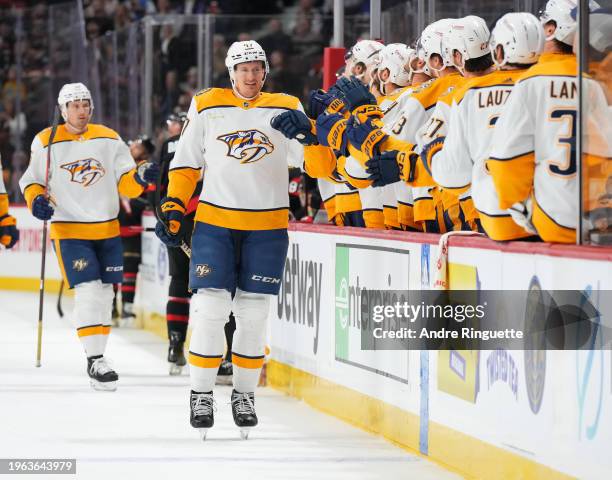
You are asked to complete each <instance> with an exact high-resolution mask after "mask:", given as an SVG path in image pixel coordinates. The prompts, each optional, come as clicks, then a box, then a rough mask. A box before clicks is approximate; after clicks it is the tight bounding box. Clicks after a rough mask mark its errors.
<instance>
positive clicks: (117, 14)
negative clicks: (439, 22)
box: [0, 0, 399, 202]
mask: <svg viewBox="0 0 612 480" xmlns="http://www.w3.org/2000/svg"><path fill="white" fill-rule="evenodd" d="M66 1H67V0H59V1H56V0H48V1H43V2H36V3H35V4H34V5H32V4H30V3H28V2H24V1H21V2H19V1H6V0H4V1H1V2H0V5H1V6H2V8H1V9H0V156H1V158H2V166H3V170H4V180H5V184H6V186H7V189H8V192H9V195H10V199H11V201H13V202H19V201H21V200H22V199H21V196H20V193H19V189H18V188H17V180H18V178H19V176H20V175H21V173H22V172H23V170H24V169H25V168H26V167H27V162H28V156H29V147H30V144H31V141H32V139H33V137H34V135H36V133H37V132H39V131H40V130H42V129H44V128H45V127H47V126H48V125H49V123H50V120H51V118H50V111H51V108H52V102H53V101H54V100H55V98H53V95H52V93H53V92H52V90H55V89H56V85H54V83H53V81H54V80H53V79H54V78H55V77H57V76H58V73H63V74H66V72H58V71H57V70H58V68H57V65H58V64H61V62H62V61H63V62H67V61H70V60H72V61H73V62H74V59H70V58H69V57H70V55H73V56H74V54H73V53H71V52H70V49H69V48H66V45H67V44H68V42H70V41H75V40H74V39H71V38H64V39H61V40H62V41H64V42H65V43H64V45H63V46H61V47H59V48H58V44H57V41H58V40H57V39H54V38H53V36H54V35H55V36H57V35H66V31H65V30H64V31H63V32H62V33H60V30H59V29H58V25H55V24H56V23H60V20H59V19H56V20H54V17H53V15H51V14H50V11H51V9H62V8H63V7H64V5H68V4H67V3H66ZM344 3H345V14H346V15H347V16H351V15H361V21H360V27H359V28H361V29H362V31H361V32H360V33H362V34H363V33H365V32H367V28H368V11H369V4H370V2H369V0H347V1H345V2H344ZM397 3H399V2H398V0H386V1H384V2H383V8H388V7H390V6H392V5H393V4H397ZM74 4H75V2H72V4H71V7H73V6H74ZM82 6H83V10H82V12H83V16H84V19H83V20H84V22H83V25H84V32H83V34H84V38H86V42H87V45H88V46H92V45H94V46H95V45H98V44H97V43H96V41H99V40H104V38H105V36H108V34H109V33H112V32H121V31H125V30H126V29H128V27H129V26H130V25H133V24H134V22H138V21H140V20H142V19H143V17H145V16H146V15H155V14H159V15H170V14H202V13H210V14H217V15H219V16H218V17H217V18H218V19H217V24H216V26H215V31H216V32H222V33H217V34H215V35H214V38H213V43H214V44H213V52H214V58H213V61H212V63H213V67H214V68H213V70H214V75H213V85H214V86H220V87H224V86H228V82H229V79H228V77H227V70H226V68H225V66H224V59H225V52H226V51H227V48H228V47H229V45H230V44H231V43H232V42H233V41H236V40H244V39H246V38H255V39H257V40H259V41H260V43H261V44H262V46H263V47H264V48H265V50H266V51H267V52H268V58H269V61H270V67H271V71H270V74H269V76H268V79H267V82H266V86H265V89H266V90H267V91H282V92H287V93H290V94H293V95H297V96H299V97H300V98H302V99H305V97H306V95H307V93H308V91H310V90H311V89H313V88H319V87H320V86H321V83H322V74H321V67H322V52H323V47H324V46H326V45H329V42H330V39H331V36H332V28H333V27H332V16H331V14H332V8H333V1H332V0H276V1H269V0H248V1H245V0H218V1H216V0H183V1H178V0H155V1H153V0H124V1H121V0H83V2H82ZM17 11H19V13H20V17H21V24H18V22H17V21H16V18H17V15H16V12H17ZM71 15H72V16H74V15H75V14H74V13H71ZM238 15H239V16H238ZM272 16H273V17H272ZM71 20H74V19H73V18H71ZM190 28H192V29H194V27H193V26H185V27H182V26H181V25H175V24H174V23H172V24H164V25H162V26H161V27H160V28H159V29H158V30H156V32H155V33H156V35H155V47H154V48H155V50H156V51H158V52H160V53H161V55H160V57H161V58H160V62H159V63H156V65H155V70H156V71H155V72H154V75H155V81H154V95H153V98H152V99H151V102H152V109H153V115H154V119H155V122H154V123H155V137H156V139H158V140H160V141H161V137H162V135H163V132H162V126H163V122H164V120H165V118H166V117H167V116H168V115H169V114H170V113H172V112H177V111H184V110H187V108H188V106H189V102H190V100H191V96H192V95H193V94H194V93H195V92H197V91H198V90H199V89H200V88H201V85H200V84H199V79H198V71H197V67H196V64H197V59H196V45H195V43H196V40H197V38H196V32H195V29H194V31H189V29H190ZM70 35H75V32H72V33H70ZM20 38H21V40H20ZM75 38H78V37H76V36H75ZM53 42H56V43H53ZM107 47H108V46H107ZM52 48H54V49H55V50H56V51H53V52H52V51H51V49H52ZM120 48H121V47H120ZM89 52H90V53H89V55H93V56H94V57H98V56H101V57H102V58H106V57H105V56H104V55H105V51H104V48H99V49H98V48H96V49H94V50H89ZM92 52H93V53H92ZM66 57H68V58H66ZM60 58H61V60H60ZM54 63H55V65H54ZM106 63H110V60H109V61H107V62H106ZM101 64H102V66H103V69H104V70H106V68H107V67H108V68H109V69H110V68H111V65H105V62H104V61H103V62H101ZM99 73H100V77H101V79H102V80H101V84H102V85H103V86H105V83H106V82H105V77H104V75H105V74H106V72H104V71H100V72H99ZM67 81H68V80H67ZM69 81H72V80H69ZM127 81H128V79H123V80H121V81H119V82H118V83H119V86H120V88H126V89H127V87H128V85H127ZM56 93H57V92H55V94H56ZM103 106H104V107H106V106H105V105H100V107H103ZM120 108H121V110H123V112H121V114H126V113H125V111H126V110H128V108H127V105H121V107H120ZM98 113H99V112H98ZM128 113H129V114H132V113H133V112H128ZM102 120H103V121H104V123H109V122H108V120H107V119H106V118H104V119H100V118H96V116H95V115H94V121H102ZM111 126H112V127H114V128H116V129H117V130H119V131H120V134H121V135H123V136H124V137H127V136H128V135H129V133H126V132H122V131H121V128H120V125H112V124H111ZM131 133H132V136H134V133H135V132H131Z"/></svg>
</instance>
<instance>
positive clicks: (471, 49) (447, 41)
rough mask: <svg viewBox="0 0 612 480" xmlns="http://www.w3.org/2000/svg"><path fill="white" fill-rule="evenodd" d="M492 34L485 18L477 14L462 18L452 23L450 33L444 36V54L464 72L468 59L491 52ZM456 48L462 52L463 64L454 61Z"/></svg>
mask: <svg viewBox="0 0 612 480" xmlns="http://www.w3.org/2000/svg"><path fill="white" fill-rule="evenodd" d="M490 36H491V33H490V32H489V28H488V27H487V23H486V22H485V21H484V19H482V18H480V17H477V16H476V15H468V16H467V17H463V18H460V19H458V20H456V21H454V22H453V23H452V24H451V26H450V30H449V32H448V34H446V35H444V37H442V53H443V55H442V56H443V57H446V58H447V59H448V61H449V63H450V64H451V65H453V66H454V67H457V68H458V69H459V70H461V72H463V68H464V65H465V62H466V60H471V59H473V58H479V57H482V56H483V55H487V54H489V52H490V50H489V37H490ZM455 50H457V51H458V52H459V53H460V54H461V58H462V64H461V65H456V64H455V63H454V59H453V52H454V51H455Z"/></svg>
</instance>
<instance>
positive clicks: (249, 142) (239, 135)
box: [217, 129, 274, 163]
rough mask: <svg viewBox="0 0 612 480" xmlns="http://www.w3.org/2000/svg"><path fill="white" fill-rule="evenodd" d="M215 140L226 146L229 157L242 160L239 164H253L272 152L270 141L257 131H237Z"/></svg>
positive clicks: (272, 147)
mask: <svg viewBox="0 0 612 480" xmlns="http://www.w3.org/2000/svg"><path fill="white" fill-rule="evenodd" d="M217 140H220V141H222V142H224V143H225V144H226V145H227V155H228V156H229V157H234V158H237V159H238V160H242V161H241V162H240V163H254V162H257V161H258V160H261V159H262V158H263V157H265V156H266V155H268V154H269V153H272V152H273V151H274V145H272V142H271V141H270V139H269V138H268V137H267V136H266V135H265V134H263V133H262V132H260V131H259V130H256V129H252V130H238V131H236V132H231V133H226V134H224V135H219V136H218V137H217Z"/></svg>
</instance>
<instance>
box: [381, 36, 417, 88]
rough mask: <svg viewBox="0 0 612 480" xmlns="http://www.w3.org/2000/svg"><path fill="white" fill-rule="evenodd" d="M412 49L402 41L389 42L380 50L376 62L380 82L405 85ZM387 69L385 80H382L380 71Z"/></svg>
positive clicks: (406, 83)
mask: <svg viewBox="0 0 612 480" xmlns="http://www.w3.org/2000/svg"><path fill="white" fill-rule="evenodd" d="M413 53H414V50H413V49H412V48H410V47H409V46H408V45H405V44H403V43H390V44H389V45H386V46H385V47H384V48H383V49H382V50H381V51H380V59H379V62H378V79H379V80H380V81H381V83H382V84H385V83H394V84H396V85H399V86H400V87H405V86H406V85H408V84H409V83H410V71H409V70H406V67H407V65H408V63H409V62H410V59H411V58H412V57H411V55H412V54H413ZM383 70H389V76H388V77H387V80H386V81H385V82H383V80H382V79H381V78H380V72H382V71H383Z"/></svg>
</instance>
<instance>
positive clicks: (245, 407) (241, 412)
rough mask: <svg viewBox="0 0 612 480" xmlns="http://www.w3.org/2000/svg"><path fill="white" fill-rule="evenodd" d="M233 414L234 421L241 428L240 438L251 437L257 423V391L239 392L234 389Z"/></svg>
mask: <svg viewBox="0 0 612 480" xmlns="http://www.w3.org/2000/svg"><path fill="white" fill-rule="evenodd" d="M232 415H233V416H234V423H235V424H236V426H237V427H238V428H240V438H242V439H243V440H246V439H248V438H249V432H250V430H251V428H252V427H254V426H256V425H257V414H256V413H255V393H254V392H245V393H238V392H237V391H236V390H232Z"/></svg>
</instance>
